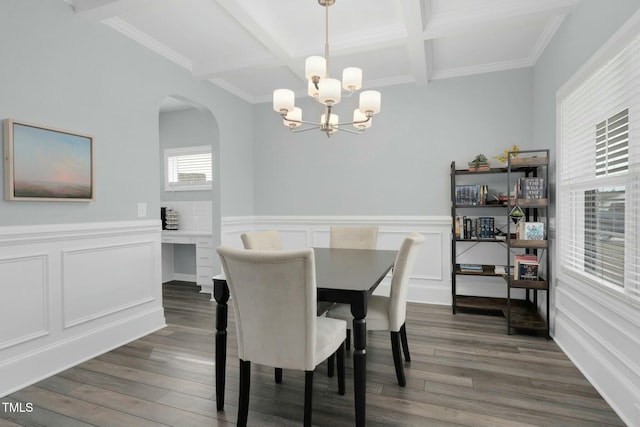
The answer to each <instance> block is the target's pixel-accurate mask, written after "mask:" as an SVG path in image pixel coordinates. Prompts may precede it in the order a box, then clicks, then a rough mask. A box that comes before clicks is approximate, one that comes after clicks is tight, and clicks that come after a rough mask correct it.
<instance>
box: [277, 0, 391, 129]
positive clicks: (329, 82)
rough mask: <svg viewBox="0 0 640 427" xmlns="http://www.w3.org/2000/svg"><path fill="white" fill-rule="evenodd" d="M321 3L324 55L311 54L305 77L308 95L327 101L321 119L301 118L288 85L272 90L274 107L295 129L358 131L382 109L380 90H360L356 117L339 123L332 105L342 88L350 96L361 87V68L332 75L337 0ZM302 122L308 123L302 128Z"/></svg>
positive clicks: (307, 61) (323, 103)
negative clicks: (331, 14)
mask: <svg viewBox="0 0 640 427" xmlns="http://www.w3.org/2000/svg"><path fill="white" fill-rule="evenodd" d="M318 3H319V4H320V5H321V6H324V7H325V45H324V57H322V56H310V57H308V58H307V59H306V61H305V77H306V78H307V80H308V81H309V83H308V91H307V92H308V94H309V96H311V97H313V98H314V99H315V100H316V101H318V102H319V103H320V104H322V105H324V113H323V114H322V115H321V116H320V121H319V122H308V121H304V120H302V110H301V109H300V108H298V107H296V106H295V93H294V92H293V91H292V90H289V89H276V90H274V91H273V109H274V110H275V111H277V112H278V113H280V115H281V116H282V121H283V124H284V125H285V126H286V127H288V128H289V129H290V130H291V131H292V132H303V131H307V130H312V129H320V130H321V131H322V132H325V133H326V135H327V137H330V136H331V135H332V134H334V133H335V132H337V131H338V130H341V131H345V132H348V133H355V134H359V133H362V132H364V131H365V130H366V129H367V128H369V127H371V120H372V117H373V115H374V114H376V113H378V112H380V92H378V91H376V90H366V91H363V92H361V93H360V98H359V101H360V102H359V105H358V108H356V109H355V110H354V111H353V120H352V121H351V122H346V123H339V118H338V115H337V114H334V113H333V108H334V106H335V105H336V104H338V103H339V102H340V99H341V98H342V89H344V90H345V91H346V92H345V97H347V96H351V95H353V94H355V92H356V91H357V90H359V89H360V88H361V87H362V70H361V69H360V68H356V67H349V68H345V69H344V70H343V72H342V82H341V81H340V80H338V79H333V78H330V77H329V6H331V5H332V4H334V3H335V0H318ZM302 125H308V126H306V127H304V128H302V127H301V126H302ZM347 125H353V127H355V128H356V130H355V131H354V130H351V129H346V128H345V127H344V126H347Z"/></svg>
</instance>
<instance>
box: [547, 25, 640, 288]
mask: <svg viewBox="0 0 640 427" xmlns="http://www.w3.org/2000/svg"><path fill="white" fill-rule="evenodd" d="M599 55H600V57H599V58H596V62H595V63H592V64H590V65H591V70H592V71H591V72H590V73H586V74H585V75H582V76H580V78H579V79H578V80H577V81H575V82H573V83H574V84H573V86H572V90H571V91H570V92H568V93H566V94H562V95H560V96H559V98H558V110H559V151H560V153H559V154H560V167H559V171H558V210H557V216H558V233H557V234H558V240H559V252H558V253H559V257H560V266H561V269H562V271H563V272H565V273H568V274H571V275H574V276H576V277H578V278H579V279H580V281H581V282H582V283H597V284H601V285H604V286H607V287H610V288H613V289H618V290H620V291H622V292H629V293H632V294H634V295H638V294H639V291H640V287H639V274H638V269H639V262H638V243H637V241H638V214H639V212H638V205H639V203H640V193H639V192H638V175H639V173H640V138H639V135H640V134H639V131H640V41H639V39H638V37H637V36H634V37H633V39H632V40H631V41H628V42H626V43H625V44H624V45H623V46H622V47H618V48H617V50H613V48H612V49H610V50H609V51H608V52H601V53H600V54H599Z"/></svg>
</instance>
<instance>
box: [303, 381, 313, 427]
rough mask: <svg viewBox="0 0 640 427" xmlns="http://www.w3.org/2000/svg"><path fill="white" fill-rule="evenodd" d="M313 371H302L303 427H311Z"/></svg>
mask: <svg viewBox="0 0 640 427" xmlns="http://www.w3.org/2000/svg"><path fill="white" fill-rule="evenodd" d="M312 391H313V371H304V427H311V395H312Z"/></svg>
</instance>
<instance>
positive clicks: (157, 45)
mask: <svg viewBox="0 0 640 427" xmlns="http://www.w3.org/2000/svg"><path fill="white" fill-rule="evenodd" d="M64 1H66V2H67V3H69V4H70V5H71V6H72V7H73V8H74V11H75V13H76V14H77V15H78V16H80V17H82V18H83V19H87V20H89V21H93V22H99V23H102V24H104V25H106V26H108V27H110V28H112V29H113V30H114V31H118V32H120V33H122V34H124V35H126V36H127V37H130V38H131V39H133V40H135V41H137V42H138V43H140V44H142V45H144V46H146V47H147V48H149V49H151V50H153V51H155V52H157V53H158V54H159V55H163V56H165V57H166V58H168V59H170V60H171V61H174V62H175V63H177V64H179V65H181V66H182V67H184V68H186V69H187V70H189V71H190V72H191V73H192V75H193V76H194V78H197V79H208V80H210V81H211V82H213V83H214V84H216V85H218V86H220V87H221V88H223V89H225V90H227V91H229V92H231V93H233V94H235V95H237V96H239V97H241V98H243V99H245V100H246V101H248V102H251V103H259V102H266V101H270V100H271V96H272V92H273V90H274V89H277V88H281V87H285V88H289V89H293V90H295V91H296V93H297V94H298V95H299V96H303V95H305V94H306V90H307V86H306V81H305V80H304V60H305V58H306V57H307V56H310V55H320V56H322V55H324V45H325V8H324V7H322V6H320V5H319V4H318V1H317V0H270V1H267V0H64ZM578 3H579V0H336V2H335V4H334V5H333V6H331V7H330V8H329V45H330V66H329V69H330V73H331V75H332V76H335V77H336V78H340V77H341V72H342V71H341V70H342V69H343V68H345V67H348V66H356V67H360V68H362V69H363V87H364V88H365V89H367V88H376V87H377V88H380V87H383V86H388V85H394V84H401V83H411V84H416V85H421V86H424V85H428V84H429V82H430V81H432V80H435V79H444V78H450V77H457V76H465V75H471V74H476V73H484V72H490V71H498V70H508V69H514V68H521V67H529V66H532V65H534V64H535V63H536V61H537V60H538V58H539V57H540V55H541V53H542V52H543V50H544V49H545V47H546V46H547V44H548V43H549V41H550V40H551V38H552V37H553V35H554V33H555V31H556V30H557V29H558V27H559V26H560V24H561V22H562V20H563V19H564V18H565V17H566V16H567V15H568V14H570V13H571V11H572V10H573V9H574V8H575V7H576V6H577V4H578Z"/></svg>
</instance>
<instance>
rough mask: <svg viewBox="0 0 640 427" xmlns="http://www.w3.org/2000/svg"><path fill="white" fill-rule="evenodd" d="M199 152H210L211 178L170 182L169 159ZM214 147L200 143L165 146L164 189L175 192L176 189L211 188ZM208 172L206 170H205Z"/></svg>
mask: <svg viewBox="0 0 640 427" xmlns="http://www.w3.org/2000/svg"><path fill="white" fill-rule="evenodd" d="M198 154H208V155H209V156H210V167H211V170H210V172H209V173H210V175H211V180H210V181H209V180H207V181H204V182H198V183H196V182H193V181H186V182H180V181H177V182H174V181H172V182H170V181H169V161H170V159H171V158H174V157H180V156H190V155H198ZM213 172H214V171H213V149H212V147H211V146H210V145H198V146H191V147H176V148H165V149H164V190H165V191H166V192H174V191H206V190H211V189H212V188H213V177H214V174H213ZM205 173H206V172H205Z"/></svg>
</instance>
